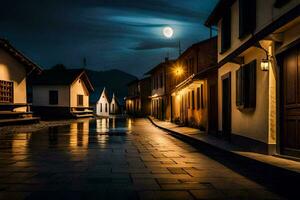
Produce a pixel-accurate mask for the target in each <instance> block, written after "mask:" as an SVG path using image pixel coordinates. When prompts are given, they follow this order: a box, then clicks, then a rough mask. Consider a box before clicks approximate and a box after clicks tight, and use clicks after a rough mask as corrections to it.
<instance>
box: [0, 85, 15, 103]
mask: <svg viewBox="0 0 300 200" xmlns="http://www.w3.org/2000/svg"><path fill="white" fill-rule="evenodd" d="M13 89H14V83H13V82H11V81H0V103H13V102H14V98H13V97H14V90H13Z"/></svg>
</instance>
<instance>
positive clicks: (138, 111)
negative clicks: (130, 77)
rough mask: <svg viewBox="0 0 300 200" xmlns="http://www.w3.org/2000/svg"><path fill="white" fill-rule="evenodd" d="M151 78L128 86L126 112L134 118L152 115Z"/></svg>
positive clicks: (133, 82)
mask: <svg viewBox="0 0 300 200" xmlns="http://www.w3.org/2000/svg"><path fill="white" fill-rule="evenodd" d="M150 96H151V78H150V77H145V78H143V79H141V80H135V81H132V82H131V83H129V84H128V96H127V97H126V98H125V101H126V112H127V113H128V114H130V115H134V116H148V115H150V114H151V106H150V104H151V100H150Z"/></svg>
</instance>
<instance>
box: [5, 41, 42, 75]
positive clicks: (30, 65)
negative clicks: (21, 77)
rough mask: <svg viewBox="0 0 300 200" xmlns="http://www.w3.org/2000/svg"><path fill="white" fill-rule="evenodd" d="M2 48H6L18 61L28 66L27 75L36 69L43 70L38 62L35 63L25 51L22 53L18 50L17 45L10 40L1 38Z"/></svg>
mask: <svg viewBox="0 0 300 200" xmlns="http://www.w3.org/2000/svg"><path fill="white" fill-rule="evenodd" d="M0 48H2V49H3V50H5V51H6V52H7V53H8V54H10V55H11V56H12V57H14V58H15V59H16V60H17V61H19V62H20V63H22V64H23V65H24V66H25V68H26V72H27V75H29V74H30V73H31V72H32V71H34V70H37V71H38V72H41V71H42V69H41V67H39V66H38V65H37V64H36V63H34V62H33V61H32V60H30V59H29V58H28V57H26V56H25V55H24V54H23V53H21V52H20V51H19V50H17V49H16V48H15V47H13V46H12V45H11V44H10V43H9V41H8V40H5V39H3V38H0Z"/></svg>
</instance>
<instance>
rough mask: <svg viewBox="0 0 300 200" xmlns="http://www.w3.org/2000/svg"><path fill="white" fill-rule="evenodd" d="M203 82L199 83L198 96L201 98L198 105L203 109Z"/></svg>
mask: <svg viewBox="0 0 300 200" xmlns="http://www.w3.org/2000/svg"><path fill="white" fill-rule="evenodd" d="M203 92H204V91H203V84H201V86H200V97H201V99H200V102H201V104H200V107H201V108H202V109H203V108H204V97H203Z"/></svg>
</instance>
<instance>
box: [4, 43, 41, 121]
mask: <svg viewBox="0 0 300 200" xmlns="http://www.w3.org/2000/svg"><path fill="white" fill-rule="evenodd" d="M40 71H41V68H40V67H39V66H38V65H37V64H35V63H34V62H32V61H31V60H30V59H29V58H27V57H26V56H25V55H24V54H22V53H21V52H20V51H19V50H17V49H16V48H14V47H13V46H12V45H11V44H10V43H9V42H8V41H7V40H4V39H0V125H9V124H13V123H19V122H21V121H22V122H27V123H29V122H35V121H38V118H33V117H32V112H31V111H30V105H29V104H28V102H27V89H26V88H27V87H26V84H27V77H28V75H29V74H32V73H33V72H40Z"/></svg>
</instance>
